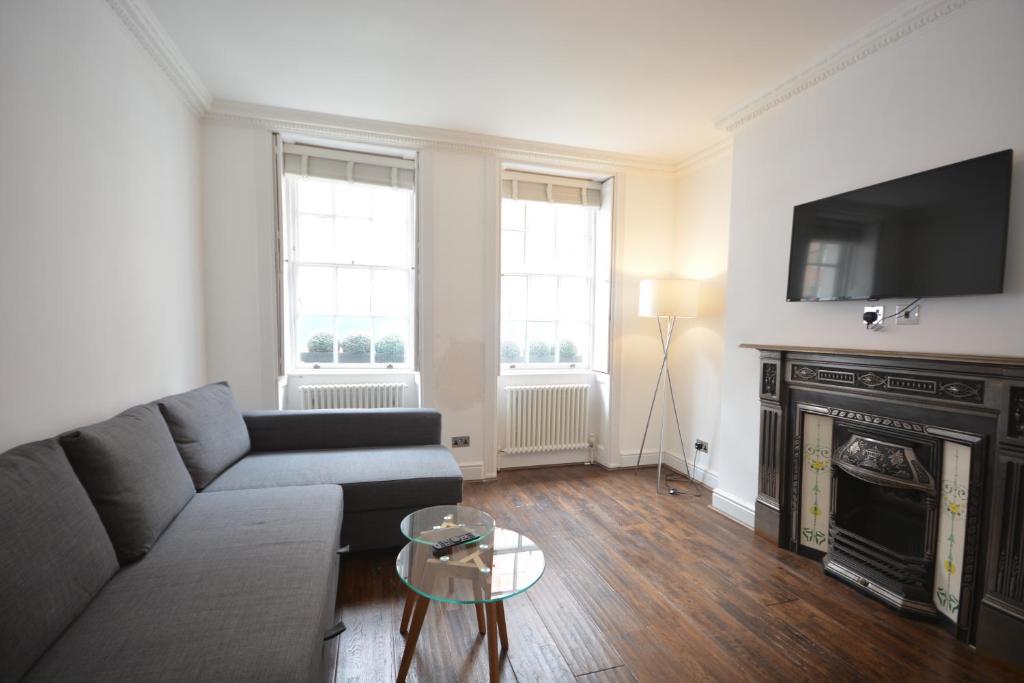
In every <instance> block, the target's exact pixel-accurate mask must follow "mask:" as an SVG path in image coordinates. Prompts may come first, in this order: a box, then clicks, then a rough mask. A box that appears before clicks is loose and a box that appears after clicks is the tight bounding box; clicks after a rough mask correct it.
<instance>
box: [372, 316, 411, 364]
mask: <svg viewBox="0 0 1024 683" xmlns="http://www.w3.org/2000/svg"><path fill="white" fill-rule="evenodd" d="M408 345H409V321H408V320H407V319H404V318H374V319H373V356H374V358H373V360H374V362H375V363H393V364H397V363H405V362H407V360H408V356H409V348H408Z"/></svg>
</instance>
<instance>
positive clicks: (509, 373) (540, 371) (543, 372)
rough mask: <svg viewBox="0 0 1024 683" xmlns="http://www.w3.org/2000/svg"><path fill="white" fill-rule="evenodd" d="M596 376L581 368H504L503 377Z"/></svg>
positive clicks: (591, 371) (592, 372) (590, 371)
mask: <svg viewBox="0 0 1024 683" xmlns="http://www.w3.org/2000/svg"><path fill="white" fill-rule="evenodd" d="M593 374H596V373H595V372H594V371H593V370H589V369H579V368H550V369H546V368H502V370H501V375H502V377H522V376H523V375H539V376H551V375H586V376H588V377H589V376H590V375H593Z"/></svg>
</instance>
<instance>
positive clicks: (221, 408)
mask: <svg viewBox="0 0 1024 683" xmlns="http://www.w3.org/2000/svg"><path fill="white" fill-rule="evenodd" d="M157 404H158V405H159V406H160V412H161V413H163V416H164V419H165V420H167V426H168V427H169V428H170V430H171V436H173V437H174V443H175V444H177V446H178V452H179V453H181V459H182V460H184V461H185V467H186V468H188V473H189V474H190V475H192V483H194V484H195V486H196V488H197V489H199V490H202V489H203V487H205V486H206V485H207V484H209V483H210V482H211V481H213V480H214V478H215V477H216V476H217V475H218V474H220V473H221V472H223V471H224V470H226V469H227V468H228V467H230V466H231V464H232V463H234V462H236V461H237V460H238V459H239V458H241V457H242V456H243V455H245V454H246V453H248V452H249V430H248V429H246V426H245V422H244V421H243V420H242V411H241V410H239V409H238V404H237V403H236V402H235V397H234V395H233V394H232V393H231V389H230V388H229V387H228V385H227V383H226V382H219V383H217V384H208V385H207V386H205V387H200V388H198V389H193V390H192V391H187V392H185V393H184V394H177V395H175V396H168V397H167V398H164V399H160V400H159V401H157Z"/></svg>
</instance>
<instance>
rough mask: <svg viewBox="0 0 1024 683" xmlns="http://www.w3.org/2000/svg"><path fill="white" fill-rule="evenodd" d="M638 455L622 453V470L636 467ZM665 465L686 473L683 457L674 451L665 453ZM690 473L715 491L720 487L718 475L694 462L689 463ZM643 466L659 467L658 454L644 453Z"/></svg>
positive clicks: (641, 462)
mask: <svg viewBox="0 0 1024 683" xmlns="http://www.w3.org/2000/svg"><path fill="white" fill-rule="evenodd" d="M637 455H638V453H637V452H636V451H633V452H632V453H629V452H627V453H622V455H621V457H620V458H619V461H620V463H621V464H620V465H619V467H621V468H629V467H635V466H636V456H637ZM663 462H664V464H665V465H668V466H669V467H671V468H672V469H674V470H675V471H677V472H684V473H685V472H686V468H685V466H684V465H683V456H682V454H680V453H673V452H672V451H665V460H664V461H663ZM689 463H690V471H692V472H693V478H694V479H696V480H697V481H699V482H700V483H702V484H704V486H707V487H708V488H709V489H715V488H717V487H718V473H717V472H713V471H711V470H709V469H706V468H705V467H703V466H702V465H699V464H698V465H694V464H693V461H692V460H691V461H689ZM640 464H641V465H657V464H658V454H657V453H656V452H655V453H644V457H643V458H642V459H641V460H640Z"/></svg>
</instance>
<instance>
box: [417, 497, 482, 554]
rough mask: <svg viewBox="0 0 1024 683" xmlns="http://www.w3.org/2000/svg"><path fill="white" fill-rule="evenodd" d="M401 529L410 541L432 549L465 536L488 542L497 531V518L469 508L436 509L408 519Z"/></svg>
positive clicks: (441, 507)
mask: <svg viewBox="0 0 1024 683" xmlns="http://www.w3.org/2000/svg"><path fill="white" fill-rule="evenodd" d="M400 526H401V529H402V535H404V536H405V537H406V538H407V539H409V540H410V541H415V542H416V543H426V544H427V545H433V544H434V542H435V541H437V540H438V539H443V538H451V537H452V536H458V535H459V534H460V533H464V532H465V533H471V534H474V535H475V536H479V537H480V538H481V539H483V538H486V537H487V536H490V535H491V532H492V531H494V517H491V516H490V515H489V514H487V513H486V512H484V511H483V510H477V509H476V508H473V507H469V506H468V505H435V506H434V507H429V508H423V509H422V510H417V511H416V512H413V513H411V514H408V515H406V516H405V518H404V519H403V520H402V523H401V525H400Z"/></svg>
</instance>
